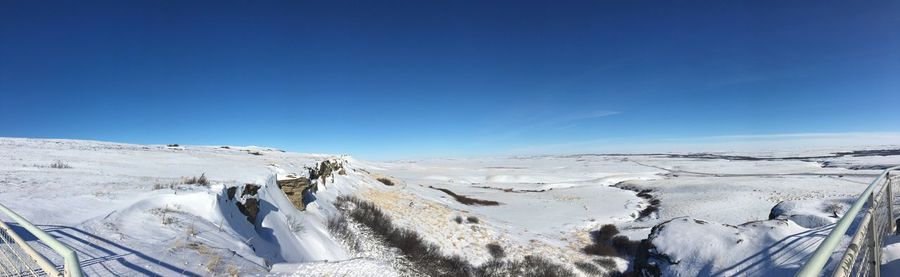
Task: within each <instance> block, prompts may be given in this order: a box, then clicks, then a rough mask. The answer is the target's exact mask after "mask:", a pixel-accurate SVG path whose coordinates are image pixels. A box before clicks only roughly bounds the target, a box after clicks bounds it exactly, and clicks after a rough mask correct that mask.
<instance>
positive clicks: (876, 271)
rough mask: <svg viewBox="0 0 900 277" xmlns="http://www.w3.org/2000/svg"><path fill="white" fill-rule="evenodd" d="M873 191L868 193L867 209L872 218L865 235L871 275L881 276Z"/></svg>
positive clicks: (876, 214)
mask: <svg viewBox="0 0 900 277" xmlns="http://www.w3.org/2000/svg"><path fill="white" fill-rule="evenodd" d="M875 195H876V193H875V191H872V194H871V195H869V207H870V208H869V211H870V212H871V213H872V220H869V224H868V225H869V226H867V227H868V228H869V234H868V235H867V236H866V237H867V238H866V239H867V243H866V244H868V246H869V257H871V258H870V261H869V266H871V267H872V268H871V272H872V276H874V277H881V257H880V255H879V254H880V252H881V251H879V250H881V243H880V242H879V241H878V228H877V222H878V206H877V204H878V203H877V202H875Z"/></svg>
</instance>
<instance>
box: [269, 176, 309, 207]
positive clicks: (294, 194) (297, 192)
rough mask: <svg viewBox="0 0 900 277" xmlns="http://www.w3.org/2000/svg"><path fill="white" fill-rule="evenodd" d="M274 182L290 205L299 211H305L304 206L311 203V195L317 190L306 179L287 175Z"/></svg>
mask: <svg viewBox="0 0 900 277" xmlns="http://www.w3.org/2000/svg"><path fill="white" fill-rule="evenodd" d="M276 182H277V183H278V188H280V189H281V191H283V192H284V195H286V196H287V198H288V200H290V201H291V204H294V207H295V208H297V209H298V210H301V211H305V210H306V205H307V204H309V202H311V201H312V200H311V199H310V198H311V197H312V193H313V192H316V191H317V190H318V187H317V186H316V184H315V183H313V182H311V181H310V180H309V178H306V177H296V176H293V175H288V176H285V177H283V178H279V179H278V180H277V181H276ZM304 196H306V197H304ZM304 200H305V201H304Z"/></svg>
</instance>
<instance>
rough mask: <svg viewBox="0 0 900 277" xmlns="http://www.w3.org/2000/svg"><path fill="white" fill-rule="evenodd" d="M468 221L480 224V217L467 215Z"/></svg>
mask: <svg viewBox="0 0 900 277" xmlns="http://www.w3.org/2000/svg"><path fill="white" fill-rule="evenodd" d="M466 221H468V222H469V223H474V224H478V222H479V221H478V218H477V217H474V216H469V217H466Z"/></svg>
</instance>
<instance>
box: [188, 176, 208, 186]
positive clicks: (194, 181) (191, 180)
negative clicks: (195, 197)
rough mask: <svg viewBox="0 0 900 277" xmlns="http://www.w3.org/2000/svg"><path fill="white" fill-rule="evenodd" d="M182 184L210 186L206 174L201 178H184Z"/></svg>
mask: <svg viewBox="0 0 900 277" xmlns="http://www.w3.org/2000/svg"><path fill="white" fill-rule="evenodd" d="M182 182H183V183H184V184H187V185H202V186H209V180H207V179H206V173H202V174H200V177H191V178H184V179H183V181H182Z"/></svg>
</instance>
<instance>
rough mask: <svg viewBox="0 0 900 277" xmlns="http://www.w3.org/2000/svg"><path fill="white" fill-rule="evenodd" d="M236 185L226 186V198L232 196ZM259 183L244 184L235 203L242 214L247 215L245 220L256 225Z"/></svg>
mask: <svg viewBox="0 0 900 277" xmlns="http://www.w3.org/2000/svg"><path fill="white" fill-rule="evenodd" d="M236 192H237V187H232V188H228V198H229V199H232V198H234V195H235V193H236ZM258 192H259V185H254V184H246V185H244V188H243V190H241V196H240V197H239V198H238V201H237V202H235V204H236V205H237V207H238V210H240V211H241V213H242V214H244V215H245V216H247V221H249V222H250V224H253V225H254V226H256V217H257V215H259V197H258Z"/></svg>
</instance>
